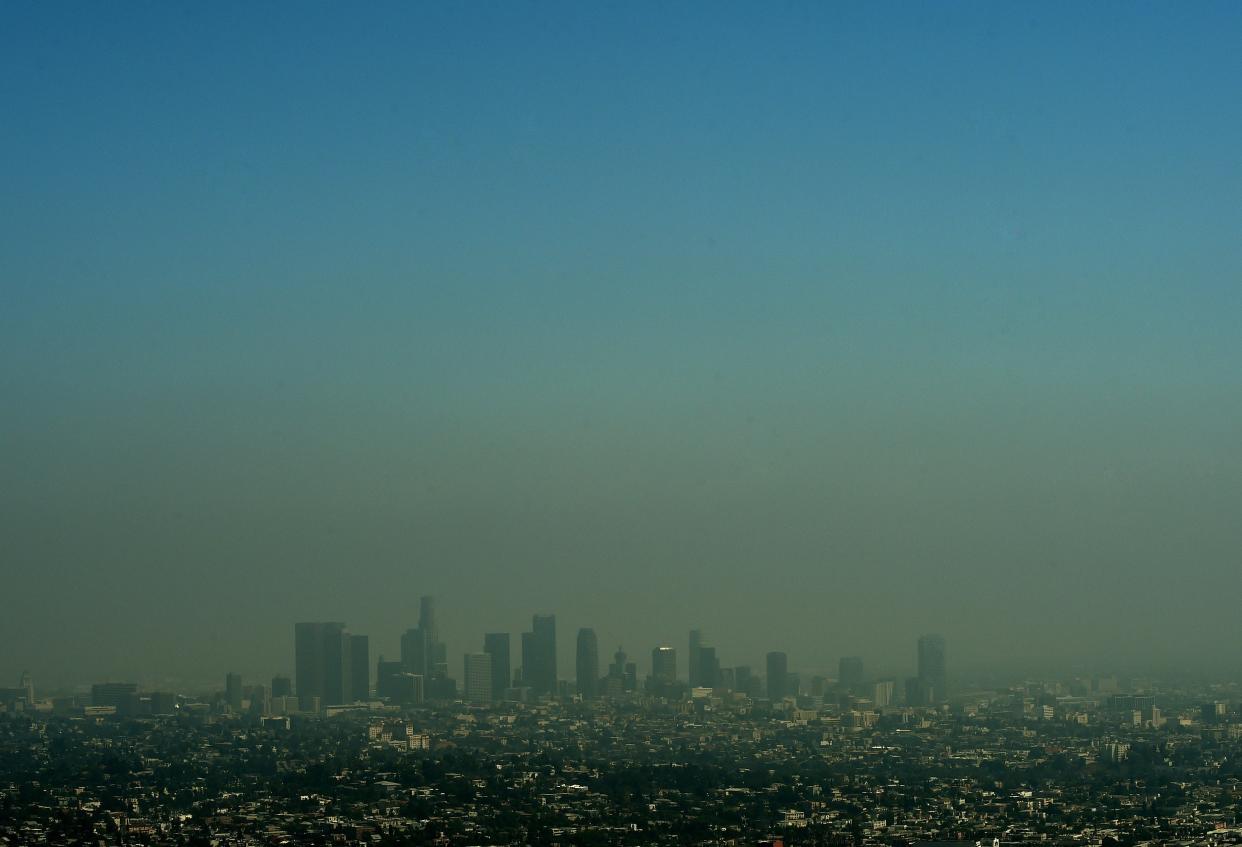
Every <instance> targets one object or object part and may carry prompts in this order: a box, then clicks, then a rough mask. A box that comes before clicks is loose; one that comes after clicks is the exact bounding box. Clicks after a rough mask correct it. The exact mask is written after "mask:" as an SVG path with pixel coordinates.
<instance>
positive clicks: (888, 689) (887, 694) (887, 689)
mask: <svg viewBox="0 0 1242 847" xmlns="http://www.w3.org/2000/svg"><path fill="white" fill-rule="evenodd" d="M896 687H897V682H896V680H892V679H881V680H877V681H876V683H875V686H874V687H873V688H872V696H871V699H872V701H873V702H874V703H875V705H876V707H877V708H882V707H884V706H891V705H892V704H893V689H894V688H896Z"/></svg>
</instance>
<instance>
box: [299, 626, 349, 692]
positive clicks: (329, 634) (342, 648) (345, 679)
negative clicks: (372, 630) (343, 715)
mask: <svg viewBox="0 0 1242 847" xmlns="http://www.w3.org/2000/svg"><path fill="white" fill-rule="evenodd" d="M293 637H294V675H295V677H296V682H297V693H298V706H299V707H300V708H301V709H302V710H303V711H311V710H313V709H314V708H315V704H316V702H317V703H318V706H319V708H323V707H324V706H329V705H336V704H340V703H345V702H347V698H348V696H349V685H350V668H349V665H350V661H349V660H350V657H351V652H350V645H349V641H350V637H349V633H348V632H346V631H345V624H343V623H336V622H329V623H299V624H294V627H293Z"/></svg>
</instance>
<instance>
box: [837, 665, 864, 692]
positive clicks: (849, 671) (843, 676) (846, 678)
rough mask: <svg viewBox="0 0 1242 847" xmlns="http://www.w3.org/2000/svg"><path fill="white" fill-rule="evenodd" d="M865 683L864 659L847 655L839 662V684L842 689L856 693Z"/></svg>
mask: <svg viewBox="0 0 1242 847" xmlns="http://www.w3.org/2000/svg"><path fill="white" fill-rule="evenodd" d="M862 684H863V660H862V659H860V658H858V657H857V656H846V657H844V658H843V659H841V661H840V662H839V663H838V664H837V685H838V686H839V687H840V688H841V690H842V691H848V692H850V693H851V694H856V693H857V692H858V691H859V690H860V689H861V688H862Z"/></svg>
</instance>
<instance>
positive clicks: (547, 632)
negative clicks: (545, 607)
mask: <svg viewBox="0 0 1242 847" xmlns="http://www.w3.org/2000/svg"><path fill="white" fill-rule="evenodd" d="M522 683H523V684H524V685H526V686H529V687H530V689H531V692H532V693H533V694H534V695H535V696H541V695H542V696H554V695H555V694H556V615H535V616H534V617H533V618H532V619H531V631H530V632H525V633H522Z"/></svg>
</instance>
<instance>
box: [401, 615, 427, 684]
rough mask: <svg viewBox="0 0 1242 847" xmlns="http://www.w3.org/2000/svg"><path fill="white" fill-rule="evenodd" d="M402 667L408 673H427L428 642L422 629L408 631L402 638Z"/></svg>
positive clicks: (415, 628) (416, 628)
mask: <svg viewBox="0 0 1242 847" xmlns="http://www.w3.org/2000/svg"><path fill="white" fill-rule="evenodd" d="M401 666H402V667H403V668H405V671H406V673H414V674H419V675H422V674H425V673H427V640H426V638H425V637H424V636H423V630H422V628H421V627H414V628H413V629H407V630H406V631H405V633H404V634H402V636H401Z"/></svg>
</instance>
